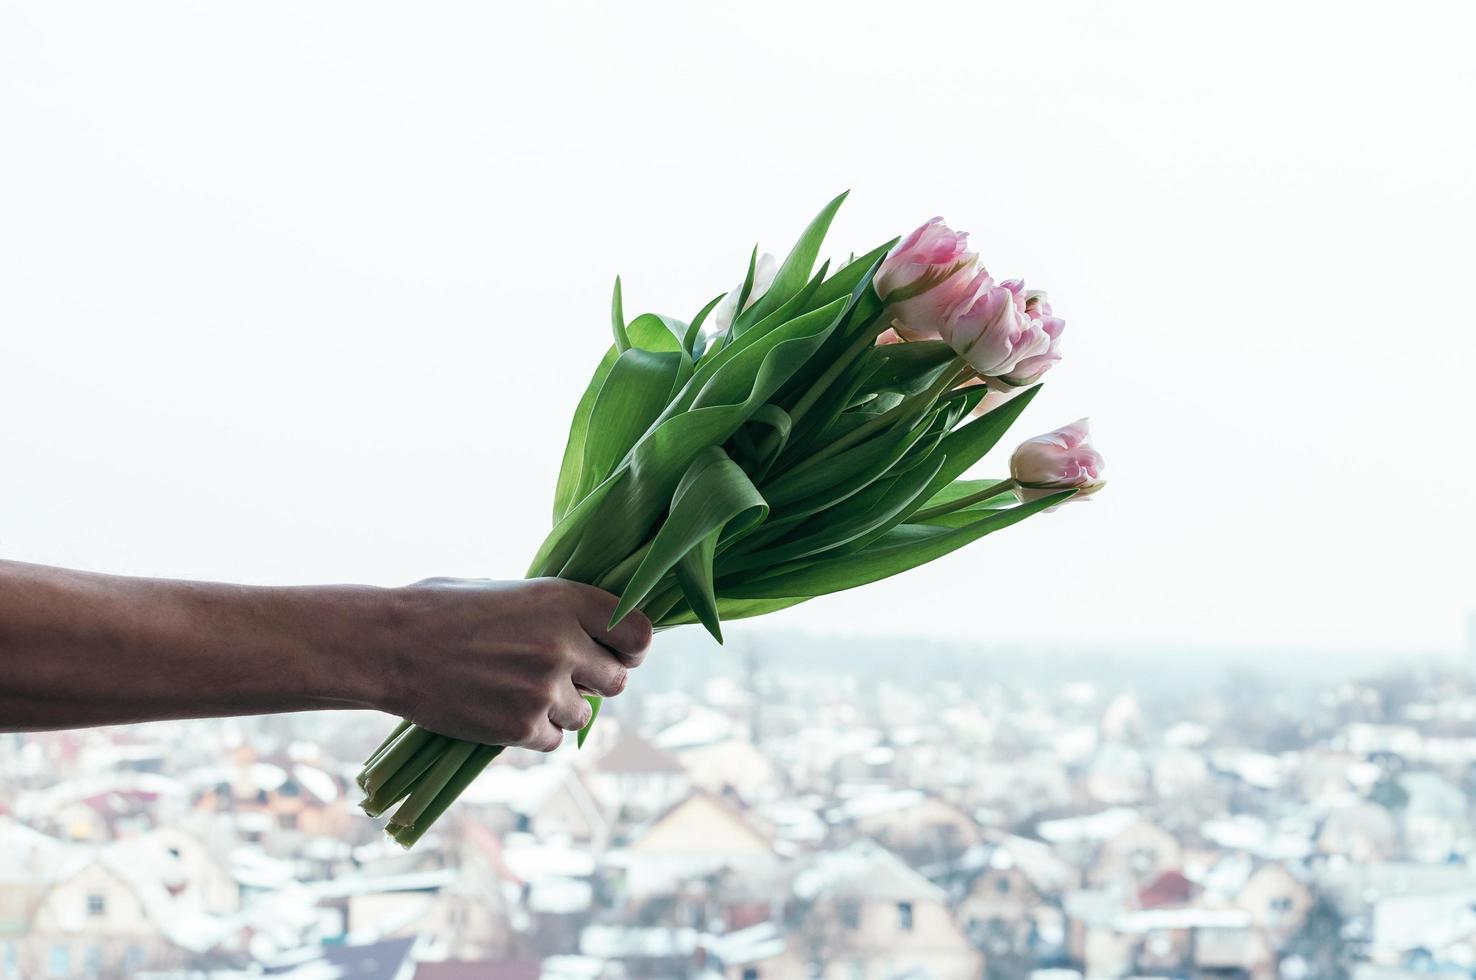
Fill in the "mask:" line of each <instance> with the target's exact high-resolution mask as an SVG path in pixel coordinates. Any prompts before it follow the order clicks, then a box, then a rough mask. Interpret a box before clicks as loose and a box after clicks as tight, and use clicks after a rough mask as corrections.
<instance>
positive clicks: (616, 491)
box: [534, 300, 843, 582]
mask: <svg viewBox="0 0 1476 980" xmlns="http://www.w3.org/2000/svg"><path fill="white" fill-rule="evenodd" d="M842 308H843V306H842V302H841V301H839V300H837V301H836V302H834V303H832V304H830V305H829V306H826V307H822V308H821V309H819V310H815V311H814V312H812V313H806V314H804V315H803V316H798V317H795V318H794V319H793V320H791V321H789V322H788V323H786V324H783V325H781V326H778V327H776V328H774V329H773V330H769V331H767V332H766V333H764V334H763V335H762V336H758V337H755V338H754V339H753V340H752V341H750V340H749V338H750V337H754V335H755V334H757V333H758V331H749V333H748V334H745V335H744V336H743V337H741V338H739V339H738V340H737V341H736V342H735V343H733V344H731V345H730V346H728V347H725V348H724V349H723V350H722V351H720V352H719V353H718V354H717V355H716V356H715V357H713V358H711V359H710V360H709V359H704V361H703V363H702V364H701V365H699V366H698V368H697V371H696V373H695V374H694V375H693V376H692V379H691V380H690V381H688V382H687V384H686V386H685V388H684V389H683V390H682V393H681V394H680V395H679V396H678V398H677V399H676V400H674V401H673V403H672V404H671V405H669V406H668V407H667V409H666V411H665V412H664V413H663V414H662V417H661V418H660V419H658V420H657V421H656V423H655V424H654V425H653V426H652V427H651V428H650V430H648V431H647V433H646V434H645V435H644V436H643V437H642V438H641V439H640V441H639V442H637V443H636V445H635V447H634V448H633V449H632V450H631V452H630V455H629V457H628V458H627V459H626V461H625V462H624V463H622V464H621V466H620V467H617V469H616V471H615V473H613V474H612V475H611V477H610V480H611V481H615V480H619V482H618V483H617V484H616V485H615V486H614V487H613V489H612V490H610V492H609V493H608V494H607V495H606V496H604V497H603V498H602V500H601V502H600V505H599V507H598V509H597V512H591V513H590V514H589V515H587V517H586V518H584V519H583V521H582V523H575V522H569V523H567V525H566V524H565V523H561V524H560V526H559V527H557V528H555V529H554V533H553V535H551V537H553V536H565V537H568V538H571V539H577V543H574V544H573V545H572V546H571V545H570V542H569V541H566V540H559V541H547V540H546V541H545V542H544V546H543V547H542V548H541V549H540V552H539V553H540V556H542V557H541V559H540V561H539V562H538V563H536V564H535V568H537V569H539V571H536V572H534V574H542V575H561V576H562V577H564V578H569V579H573V580H575V581H578V582H592V581H594V580H596V579H597V578H598V577H599V576H600V575H602V574H603V573H604V572H605V571H606V570H607V569H609V568H611V567H613V566H614V565H616V564H617V563H619V562H620V561H621V560H622V559H624V558H625V557H626V556H627V555H629V554H630V553H631V552H632V551H634V550H635V549H636V548H637V547H639V546H640V545H641V544H642V542H644V541H645V540H646V538H647V536H648V535H649V534H650V532H651V530H652V526H653V524H654V523H655V522H656V520H657V518H659V517H660V516H661V513H662V512H663V511H664V510H665V509H666V507H667V506H668V504H669V503H670V501H671V498H672V494H673V492H674V491H675V490H676V485H677V483H678V482H679V481H680V480H681V478H682V475H683V474H684V473H685V472H686V470H687V467H688V466H690V465H691V462H692V460H693V459H695V458H696V456H697V454H698V452H700V451H701V450H702V449H704V448H707V447H710V446H720V445H722V444H723V443H725V442H727V440H728V439H730V438H732V436H733V433H734V432H736V431H737V429H738V427H739V426H740V425H742V424H743V423H744V422H745V421H747V420H748V419H749V418H751V417H752V416H753V414H754V413H755V412H757V411H758V410H759V408H760V407H761V406H762V405H764V404H766V403H767V402H768V401H769V397H770V396H771V395H772V394H773V393H774V391H775V390H776V389H777V388H778V387H779V386H780V385H782V384H783V383H784V381H785V379H787V378H788V377H789V376H790V374H791V373H792V372H793V371H794V370H796V368H797V367H798V366H799V365H800V364H802V363H804V361H805V360H806V359H808V358H809V357H811V356H813V355H814V353H815V352H816V351H817V350H818V349H819V348H820V346H821V345H822V344H824V342H825V338H826V337H828V336H829V334H830V331H831V330H832V329H834V328H835V325H836V322H837V320H838V318H839V316H840V313H841V311H842ZM622 474H629V477H630V478H629V479H619V478H620V477H621V476H622ZM576 509H577V508H576ZM571 547H572V551H571ZM552 556H567V559H566V560H565V561H563V562H562V563H560V564H558V565H555V564H553V563H552V561H551V558H552Z"/></svg>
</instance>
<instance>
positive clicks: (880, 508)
mask: <svg viewBox="0 0 1476 980" xmlns="http://www.w3.org/2000/svg"><path fill="white" fill-rule="evenodd" d="M942 466H943V460H942V459H941V458H940V459H938V460H936V461H934V463H933V464H932V466H930V467H919V468H916V469H914V470H913V471H912V472H911V473H907V474H905V475H903V476H900V477H897V478H895V479H888V480H881V481H878V482H876V483H873V484H872V485H871V486H869V487H867V488H866V489H865V490H864V491H862V492H861V493H858V494H855V495H854V496H852V497H850V498H848V499H846V500H844V501H842V502H841V503H839V504H837V505H836V506H834V507H831V508H829V509H827V510H823V511H821V512H820V513H818V514H816V515H815V516H814V517H813V518H811V519H810V520H809V521H806V522H805V524H804V525H803V526H802V527H800V528H799V529H798V530H797V531H796V533H795V535H794V536H792V537H789V538H787V539H785V540H784V541H782V542H780V543H778V544H774V545H771V546H769V547H766V548H764V549H762V550H760V551H757V552H754V553H752V554H745V555H741V556H737V557H734V558H731V559H724V561H723V562H722V567H721V570H720V571H721V574H722V575H723V576H724V577H727V576H730V575H733V574H735V573H739V572H745V571H749V570H750V569H755V568H762V569H772V568H775V567H777V566H778V565H780V564H782V563H784V562H789V561H794V560H796V559H800V558H808V557H810V556H811V555H817V554H820V553H821V552H825V551H829V550H831V549H832V548H838V547H840V546H841V545H844V544H848V543H850V542H851V541H854V540H856V539H857V538H859V537H861V536H862V535H865V534H870V533H871V532H873V531H874V530H876V529H877V528H878V527H880V526H882V525H884V524H886V523H888V522H890V521H893V520H894V519H895V520H896V521H898V522H900V521H901V519H902V517H903V515H904V514H906V513H907V512H908V510H909V509H910V507H911V505H912V504H913V503H914V502H916V501H917V499H918V497H919V496H920V495H921V494H922V493H923V491H924V490H925V489H927V486H928V483H929V482H930V481H931V480H932V478H933V477H934V476H935V475H936V474H937V472H938V470H939V469H940V468H941V467H942Z"/></svg>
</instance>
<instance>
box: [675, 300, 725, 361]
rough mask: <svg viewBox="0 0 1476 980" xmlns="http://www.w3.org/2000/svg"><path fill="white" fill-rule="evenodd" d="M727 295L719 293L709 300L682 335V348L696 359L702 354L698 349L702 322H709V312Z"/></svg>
mask: <svg viewBox="0 0 1476 980" xmlns="http://www.w3.org/2000/svg"><path fill="white" fill-rule="evenodd" d="M726 295H727V294H726V293H718V294H717V295H716V296H714V297H713V298H712V299H710V300H708V301H707V305H706V306H704V307H703V308H702V309H701V310H700V311H699V312H698V313H697V315H696V316H695V317H693V318H692V323H691V324H690V325H689V326H688V327H687V332H686V333H685V334H684V335H683V336H682V348H683V349H684V350H685V351H686V352H687V353H688V354H689V355H691V357H692V359H693V360H694V361H695V360H696V359H697V358H699V357H701V356H702V351H700V350H698V349H697V340H698V338H699V337H701V336H702V324H704V323H706V322H707V317H708V314H710V313H711V312H712V311H713V310H714V309H716V308H717V305H718V304H719V303H721V302H722V301H723V297H724V296H726Z"/></svg>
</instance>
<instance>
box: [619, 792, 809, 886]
mask: <svg viewBox="0 0 1476 980" xmlns="http://www.w3.org/2000/svg"><path fill="white" fill-rule="evenodd" d="M609 864H610V865H611V866H612V867H616V868H620V869H622V870H623V873H624V882H623V884H624V890H625V892H626V894H627V895H628V896H630V897H631V898H632V899H635V900H641V899H645V898H650V897H653V896H657V895H671V894H674V893H677V892H679V891H681V890H682V889H683V887H684V886H687V887H690V886H691V885H692V884H693V883H696V882H699V881H700V880H701V879H704V878H711V877H714V876H721V877H723V878H724V879H726V884H727V886H728V887H729V888H730V889H734V890H736V892H737V893H743V892H747V891H753V892H756V894H757V896H759V897H762V896H764V895H766V894H767V895H770V896H772V895H773V891H772V888H773V886H774V883H775V881H776V880H779V879H780V878H781V872H782V865H781V862H780V859H779V856H778V855H777V854H776V853H775V851H774V845H773V841H772V839H771V837H770V836H769V834H768V832H767V829H766V828H763V827H761V826H759V825H758V824H757V822H756V821H755V820H754V819H753V818H751V817H750V816H749V815H748V814H747V813H745V812H743V811H740V810H739V809H738V808H737V807H736V806H734V805H733V804H731V803H729V802H727V801H726V800H722V799H719V798H718V797H716V796H713V795H712V794H711V793H703V792H695V793H692V794H690V795H688V796H687V797H686V798H685V799H683V800H681V801H680V802H678V803H677V804H675V805H674V806H672V807H670V808H669V809H667V811H666V812H665V813H662V814H660V815H659V816H658V817H657V818H656V819H654V820H653V821H651V823H650V824H649V825H647V826H646V827H644V828H642V829H641V830H639V831H637V832H636V833H635V835H634V837H633V839H632V840H631V842H630V844H629V845H627V846H626V847H625V848H624V849H623V850H622V851H620V852H611V853H610V855H609ZM745 883H747V884H749V885H751V886H752V888H747V887H745ZM766 904H767V903H766Z"/></svg>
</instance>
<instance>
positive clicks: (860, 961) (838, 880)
mask: <svg viewBox="0 0 1476 980" xmlns="http://www.w3.org/2000/svg"><path fill="white" fill-rule="evenodd" d="M794 894H795V897H796V899H797V900H798V901H799V903H800V907H799V909H798V911H797V928H796V930H795V932H794V933H793V934H792V935H794V936H795V937H796V938H797V940H798V941H799V942H801V943H803V946H802V947H801V948H800V949H798V950H797V952H798V953H799V954H800V955H802V956H804V957H805V958H806V959H807V960H808V961H811V962H819V963H823V964H825V966H824V973H823V976H824V978H825V980H852V978H855V980H890V978H893V977H896V976H899V975H907V974H908V973H909V971H910V972H912V973H915V974H917V975H919V976H928V977H936V978H937V980H973V978H976V977H978V976H980V975H981V974H982V972H983V969H984V963H983V956H982V954H980V953H979V952H978V951H977V950H975V949H974V948H973V945H972V944H971V943H970V942H969V939H968V937H967V936H966V935H964V932H963V930H961V929H960V928H959V927H958V926H957V925H956V924H955V923H954V920H953V916H952V914H951V912H950V910H949V908H948V901H947V896H946V895H945V894H944V892H943V890H942V889H941V888H939V887H938V886H937V885H934V884H933V883H932V882H930V881H928V880H927V879H926V878H924V877H922V875H920V874H918V873H917V872H916V871H913V870H912V869H911V868H910V867H908V866H907V865H906V864H904V863H903V862H902V861H901V859H899V858H898V857H897V856H896V855H894V854H892V853H891V852H890V851H888V850H886V849H885V848H883V847H881V846H880V845H878V844H875V843H873V842H871V841H858V842H856V843H855V844H852V845H851V846H849V847H847V848H845V849H842V850H839V851H832V852H829V853H827V854H824V855H821V856H820V857H819V858H817V859H816V861H815V863H814V864H813V865H812V866H811V867H809V868H807V869H806V870H805V871H803V872H802V873H801V874H800V875H799V876H798V877H797V878H796V879H795V884H794Z"/></svg>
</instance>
